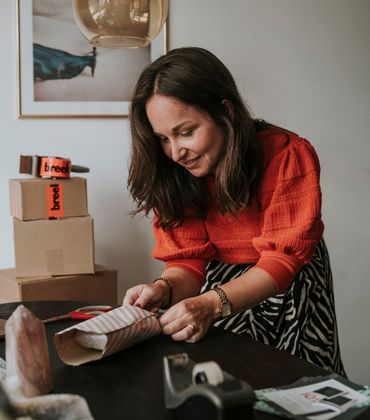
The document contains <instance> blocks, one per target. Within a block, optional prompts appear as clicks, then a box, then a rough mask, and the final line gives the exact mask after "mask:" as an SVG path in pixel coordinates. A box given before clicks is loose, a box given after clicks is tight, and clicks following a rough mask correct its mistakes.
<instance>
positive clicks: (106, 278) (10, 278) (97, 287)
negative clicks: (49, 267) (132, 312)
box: [0, 265, 117, 305]
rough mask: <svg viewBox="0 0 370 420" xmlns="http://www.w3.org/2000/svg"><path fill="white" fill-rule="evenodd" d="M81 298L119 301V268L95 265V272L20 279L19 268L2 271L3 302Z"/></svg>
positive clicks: (110, 302)
mask: <svg viewBox="0 0 370 420" xmlns="http://www.w3.org/2000/svg"><path fill="white" fill-rule="evenodd" d="M35 300H81V301H91V302H95V303H101V304H110V305H115V304H117V270H113V269H110V268H108V267H104V266H101V265H96V266H95V274H76V275H72V276H57V277H52V276H48V277H24V278H17V277H16V274H15V268H10V269H3V270H0V303H4V302H18V301H35Z"/></svg>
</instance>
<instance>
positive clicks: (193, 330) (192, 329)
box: [188, 324, 195, 334]
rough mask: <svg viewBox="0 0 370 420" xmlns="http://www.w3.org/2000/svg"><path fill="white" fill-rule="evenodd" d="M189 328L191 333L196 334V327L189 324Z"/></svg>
mask: <svg viewBox="0 0 370 420" xmlns="http://www.w3.org/2000/svg"><path fill="white" fill-rule="evenodd" d="M188 327H190V328H191V331H192V333H193V334H194V333H195V327H194V325H193V324H188Z"/></svg>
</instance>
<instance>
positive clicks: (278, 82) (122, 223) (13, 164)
mask: <svg viewBox="0 0 370 420" xmlns="http://www.w3.org/2000/svg"><path fill="white" fill-rule="evenodd" d="M13 3H14V2H11V1H9V0H7V1H2V2H1V3H0V27H1V28H2V29H1V33H2V36H1V37H0V51H1V52H2V59H1V66H0V84H1V90H0V92H1V96H0V101H1V102H0V126H1V133H0V156H1V163H0V197H2V199H1V200H0V232H1V252H0V268H5V267H10V266H14V256H13V239H12V223H11V218H10V216H9V210H8V207H9V203H8V179H9V178H11V177H17V176H18V175H17V169H18V159H19V155H20V154H53V155H58V154H59V155H62V156H69V157H70V158H72V160H73V161H74V162H76V163H80V164H84V165H88V166H90V167H91V168H92V170H91V173H90V174H89V175H88V176H87V178H88V193H89V209H90V213H91V215H92V216H93V217H94V219H95V243H96V260H97V261H98V262H100V263H103V264H107V265H109V266H111V267H115V268H117V269H119V273H120V276H119V278H120V296H122V294H123V293H124V290H125V289H126V288H127V287H128V286H129V285H132V284H134V283H136V282H138V281H147V280H150V279H151V278H153V277H154V276H155V275H156V274H157V273H158V272H159V269H160V264H159V263H157V262H153V261H151V259H150V251H151V246H152V238H151V232H150V224H149V222H148V221H147V220H145V219H143V218H142V217H136V218H135V219H131V217H130V216H128V215H127V211H128V210H129V209H131V200H130V198H129V196H128V194H127V191H126V188H125V185H126V175H127V161H128V153H129V133H128V123H127V120H101V119H95V120H83V119H81V120H79V119H78V120H42V119H41V120H18V119H17V118H16V78H15V73H16V71H15V70H16V64H15V6H14V4H13ZM369 21H370V2H369V1H368V0H352V1H347V0H299V1H297V0H278V1H276V0H232V1H228V2H226V1H222V0H201V1H199V0H186V1H184V0H171V14H170V47H171V48H175V47H179V46H202V47H206V48H208V49H210V50H211V51H213V52H214V53H216V54H217V55H218V56H219V57H220V58H221V59H222V60H223V61H224V62H225V63H226V64H227V65H228V67H229V68H230V70H231V71H232V72H233V74H234V75H235V78H236V80H237V82H238V84H239V86H240V89H241V91H242V93H243V95H244V96H245V98H246V99H247V101H248V103H249V105H250V107H251V109H252V111H253V113H254V115H255V116H256V117H263V118H265V119H268V120H270V121H272V122H274V123H277V124H281V125H283V126H285V127H287V128H289V129H291V130H294V131H297V132H299V133H300V134H301V135H303V136H305V137H307V138H309V139H310V140H311V142H312V144H313V145H314V146H315V147H316V150H317V151H318V153H319V156H320V159H321V164H322V189H323V194H324V202H323V217H324V221H325V224H326V231H325V237H326V241H327V244H328V247H329V251H330V254H331V260H332V268H333V273H334V282H335V293H336V304H337V316H338V323H339V330H340V341H341V346H342V353H343V359H344V362H345V365H346V368H347V370H348V373H349V376H350V378H351V379H352V380H354V381H358V382H361V383H367V384H370V362H369V357H368V354H369V353H370V333H369V327H368V325H369V319H370V307H369V302H370V285H369V280H370V276H369V266H370V253H369V245H370V224H369V223H368V213H369V208H370V206H369V204H370V203H369V201H370V188H369V185H370V183H369V181H370V165H369V157H370V153H369V152H370V142H369V132H370V118H369V115H370V54H369V39H370V29H369V28H370V27H369ZM107 83H109V80H107Z"/></svg>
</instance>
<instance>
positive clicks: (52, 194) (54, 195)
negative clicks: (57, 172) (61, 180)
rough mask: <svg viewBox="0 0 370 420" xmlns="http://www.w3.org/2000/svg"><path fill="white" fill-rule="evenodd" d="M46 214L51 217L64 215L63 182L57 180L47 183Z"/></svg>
mask: <svg viewBox="0 0 370 420" xmlns="http://www.w3.org/2000/svg"><path fill="white" fill-rule="evenodd" d="M45 188H46V214H47V216H48V217H49V218H59V217H63V216H64V194H63V184H58V183H57V182H55V183H53V184H48V185H46V187H45Z"/></svg>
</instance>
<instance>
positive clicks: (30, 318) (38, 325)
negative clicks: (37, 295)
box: [5, 305, 53, 397]
mask: <svg viewBox="0 0 370 420" xmlns="http://www.w3.org/2000/svg"><path fill="white" fill-rule="evenodd" d="M5 336H6V343H5V346H6V347H5V356H6V365H7V369H6V370H7V376H6V387H7V391H8V392H9V393H12V395H14V396H18V397H22V396H24V397H33V396H36V395H43V394H47V393H49V392H50V391H51V390H52V389H53V377H52V371H51V366H50V360H49V351H48V345H47V340H46V333H45V326H44V324H43V323H42V321H40V320H39V319H38V318H37V317H36V316H35V315H34V314H33V313H32V312H31V311H30V310H29V309H27V308H26V307H24V306H23V305H19V306H18V307H17V309H16V310H15V311H14V312H13V313H12V315H11V316H10V318H9V319H8V321H7V322H6V324H5Z"/></svg>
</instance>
